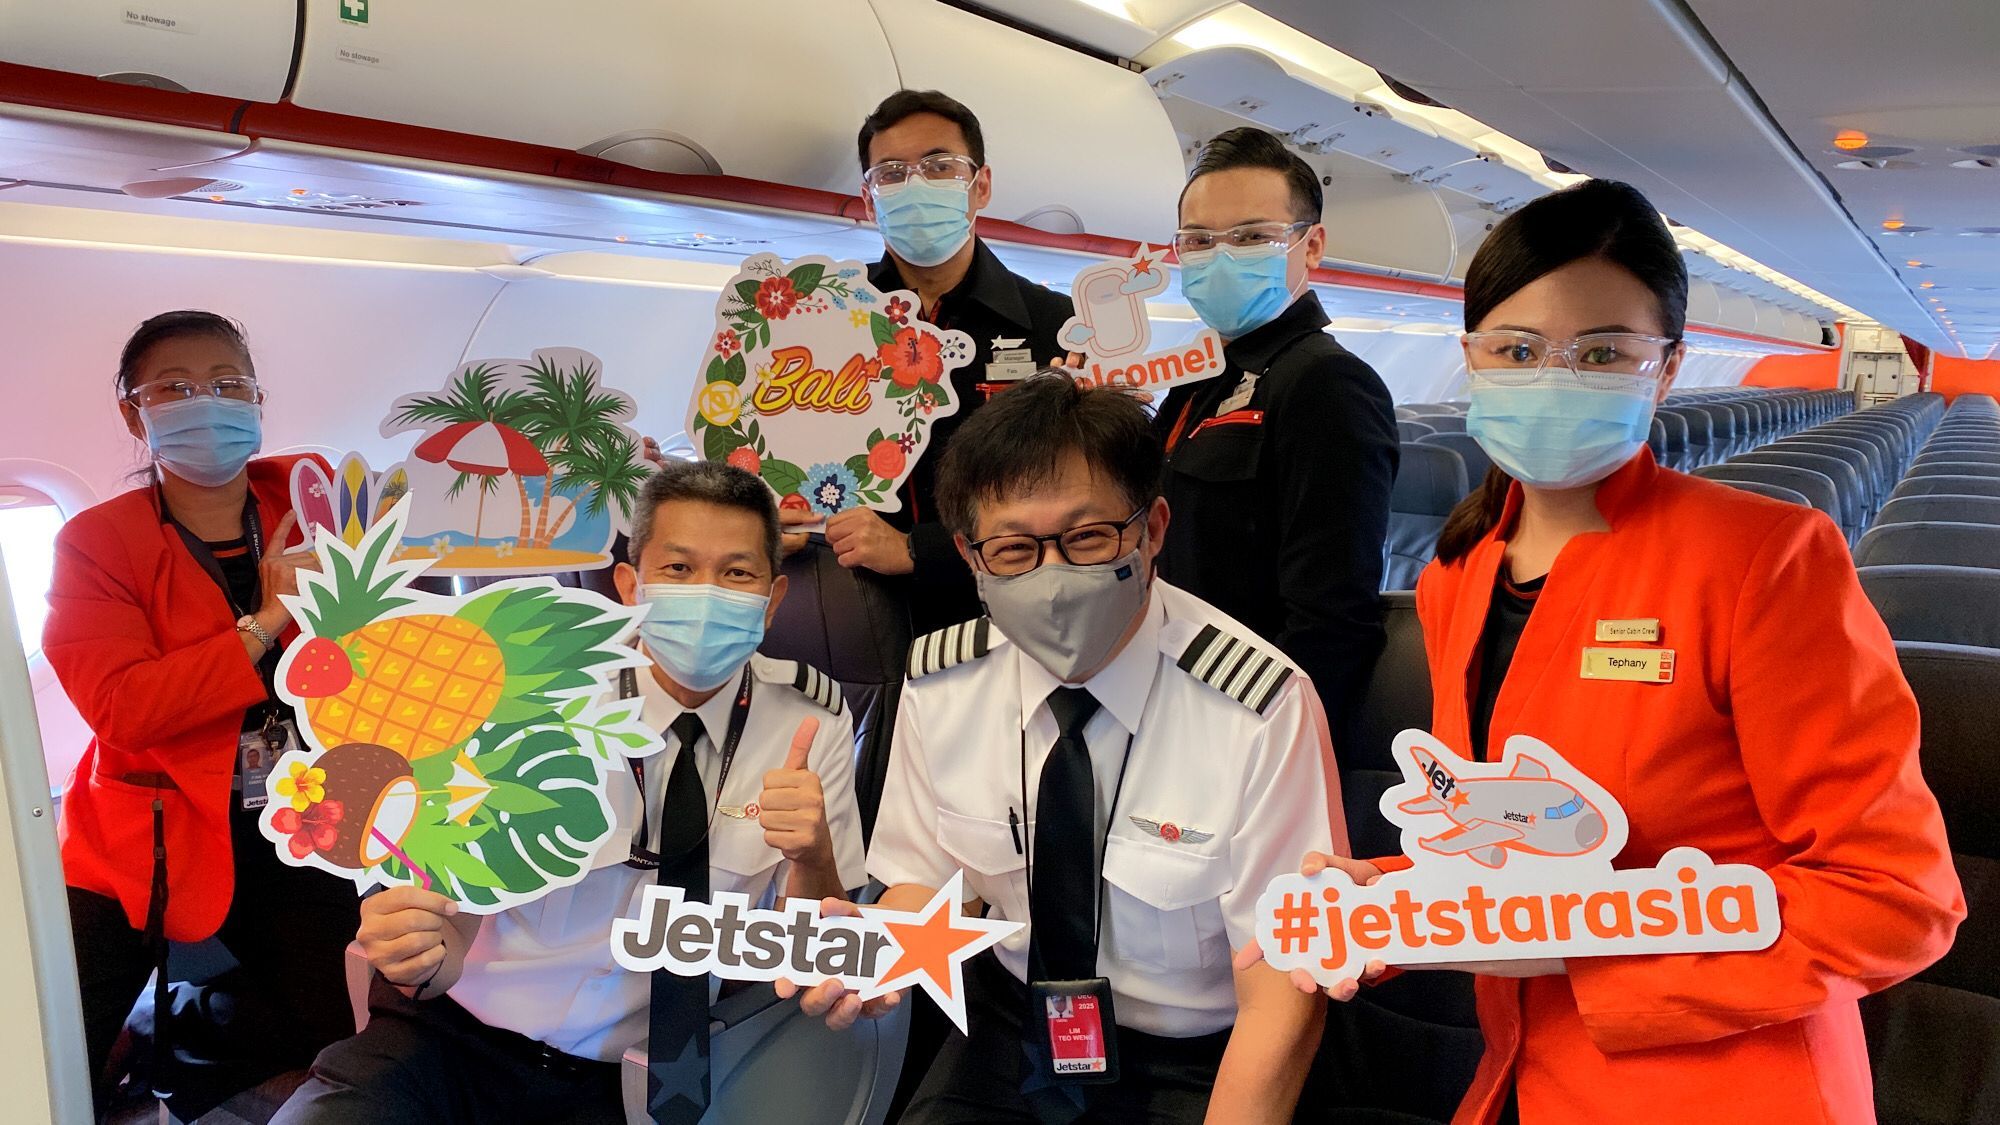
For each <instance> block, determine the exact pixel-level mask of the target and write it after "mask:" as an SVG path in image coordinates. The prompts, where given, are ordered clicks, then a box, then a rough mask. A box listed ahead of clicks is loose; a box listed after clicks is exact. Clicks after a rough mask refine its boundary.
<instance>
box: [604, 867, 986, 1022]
mask: <svg viewBox="0 0 2000 1125" xmlns="http://www.w3.org/2000/svg"><path fill="white" fill-rule="evenodd" d="M963 881H964V876H963V874H962V873H958V872H954V873H953V874H952V877H951V880H950V881H949V882H947V883H946V884H945V885H944V886H943V887H941V888H939V889H938V892H937V893H936V894H935V895H932V896H931V900H930V902H928V903H926V904H925V905H924V907H923V909H921V910H917V911H914V912H909V911H899V910H881V909H877V908H874V907H867V906H864V907H862V908H861V911H862V912H861V915H860V916H859V917H852V918H846V917H842V918H828V917H824V916H822V915H821V914H820V912H819V902H818V901H817V900H811V901H808V900H805V899H792V900H790V901H788V902H787V903H785V904H784V906H783V907H782V908H780V909H777V910H759V909H755V908H754V907H753V906H752V904H751V902H750V899H749V897H748V896H746V895H740V894H735V893H733V892H730V891H717V892H716V893H715V895H714V896H713V897H714V902H713V903H705V902H689V901H687V900H686V899H685V898H683V897H682V891H681V889H680V888H679V887H661V886H648V887H646V888H645V897H644V898H643V899H641V900H640V906H639V917H637V918H620V919H618V920H617V921H615V922H613V923H612V925H611V956H612V957H613V959H615V960H616V961H617V962H618V963H619V964H620V965H622V966H624V967H625V968H627V969H630V970H631V971H633V972H635V973H650V972H654V971H656V970H660V969H664V970H666V971H667V972H670V973H674V974H677V975H679V976H684V977H692V976H704V975H707V974H710V973H713V974H715V975H716V976H717V977H720V978H722V979H724V980H751V981H768V980H779V979H781V978H782V979H784V980H789V981H791V982H792V983H793V984H797V985H801V986H810V985H815V984H820V983H822V982H824V981H830V980H837V981H839V982H840V983H841V985H842V986H844V987H846V988H847V989H849V990H851V991H854V992H858V993H860V994H861V998H862V999H863V1000H872V999H874V998H875V997H877V996H882V995H885V994H887V993H890V992H894V991H896V990H897V989H899V988H908V987H911V986H913V985H914V986H916V987H919V988H922V989H923V990H924V991H925V992H927V993H929V994H930V997H931V999H933V1000H935V1001H937V1004H938V1007H940V1008H942V1009H944V1013H945V1014H946V1015H947V1016H950V1017H951V1021H952V1022H953V1023H954V1024H957V1025H958V1029H959V1030H960V1031H964V1030H965V982H964V977H963V966H964V964H965V962H966V960H967V959H968V958H970V957H972V956H973V955H974V954H977V953H980V952H982V951H984V950H986V949H990V948H992V947H993V946H995V945H998V944H1000V943H1001V942H1002V941H1004V940H1006V939H1007V937H1008V936H1009V935H1011V934H1013V933H1014V931H1016V930H1018V929H1020V928H1021V923H1019V922H1003V921H1000V920H998V919H986V918H973V917H969V916H964V915H961V914H960V913H959V909H958V904H959V903H960V902H961V901H963V895H962V893H961V887H962V884H963Z"/></svg>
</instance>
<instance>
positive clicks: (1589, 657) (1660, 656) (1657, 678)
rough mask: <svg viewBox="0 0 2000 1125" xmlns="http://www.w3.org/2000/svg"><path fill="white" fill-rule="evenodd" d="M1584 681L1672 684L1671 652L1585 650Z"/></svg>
mask: <svg viewBox="0 0 2000 1125" xmlns="http://www.w3.org/2000/svg"><path fill="white" fill-rule="evenodd" d="M1583 678H1584V679H1586V680H1630V681H1632V682H1634V683H1643V684H1670V683H1673V682H1674V650H1673V649H1670V648H1586V649H1584V650H1583Z"/></svg>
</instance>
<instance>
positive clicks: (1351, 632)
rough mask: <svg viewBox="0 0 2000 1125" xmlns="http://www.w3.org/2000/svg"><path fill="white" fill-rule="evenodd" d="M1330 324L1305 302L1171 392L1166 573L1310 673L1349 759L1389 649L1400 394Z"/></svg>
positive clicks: (1163, 412)
mask: <svg viewBox="0 0 2000 1125" xmlns="http://www.w3.org/2000/svg"><path fill="white" fill-rule="evenodd" d="M1327 323H1328V320H1327V315H1326V311H1325V310H1324V309H1323V308H1321V307H1320V303H1319V297H1318V296H1316V295H1314V294H1311V293H1308V294H1306V295H1305V296H1303V297H1301V298H1299V299H1298V300H1297V301H1294V302H1293V303H1292V305H1291V307H1289V308H1287V309H1286V310H1285V311H1284V312H1283V313H1280V314H1279V315H1278V317H1277V319H1275V320H1273V321H1271V322H1270V323H1268V324H1265V325H1263V326H1262V327H1259V328H1257V329H1256V330H1255V331H1253V332H1250V333H1248V334H1247V335H1245V336H1242V337H1241V338H1239V339H1236V340H1232V341H1230V342H1229V344H1228V345H1227V346H1226V347H1224V349H1223V355H1224V357H1225V358H1226V359H1227V360H1228V369H1227V370H1226V371H1224V372H1223V374H1221V375H1219V376H1217V377H1215V378H1214V379H1210V380H1207V381H1205V382H1200V383H1195V384H1193V385H1191V386H1186V387H1181V388H1178V389H1176V390H1174V391H1172V392H1170V393H1168V395H1167V397H1166V399H1165V400H1164V401H1163V402H1161V404H1160V409H1159V413H1158V415H1157V417H1156V419H1155V425H1156V426H1157V427H1158V428H1159V432H1160V436H1161V438H1162V440H1164V441H1165V442H1166V443H1167V446H1168V460H1167V473H1166V482H1165V493H1166V497H1167V503H1168V505H1169V507H1170V508H1171V510H1172V512H1173V523H1172V527H1171V530H1170V531H1169V532H1168V534H1167V539H1166V543H1165V545H1164V546H1163V548H1162V550H1161V553H1160V573H1161V574H1162V575H1164V576H1165V577H1166V578H1167V580H1168V581H1171V582H1173V583H1174V584H1175V585H1177V586H1180V587H1181V588H1182V589H1184V590H1187V591H1189V592H1191V593H1193V594H1194V595H1195V596H1197V597H1199V598H1202V599H1203V600H1205V601H1207V602H1209V603H1210V604H1212V605H1214V606H1215V607H1216V608H1218V609H1220V610H1222V611H1223V612H1224V613H1227V614H1229V615H1230V616H1231V617H1234V618H1236V619H1237V620H1238V621H1240V622H1242V623H1243V624H1244V625H1246V626H1248V627H1249V628H1251V629H1253V630H1255V631H1256V632H1257V633H1258V634H1259V635H1260V636H1262V637H1264V638H1265V639H1266V640H1269V641H1271V642H1272V643H1273V644H1276V645H1277V646H1278V647H1279V648H1280V649H1282V650H1284V652H1285V654H1286V655H1287V656H1290V657H1291V658H1292V659H1293V660H1295V661H1297V662H1298V664H1299V666H1300V667H1301V668H1303V669H1305V671H1306V674H1307V675H1309V676H1311V677H1312V680H1313V683H1314V685H1315V686H1316V687H1317V688H1318V689H1319V695H1320V699H1321V701H1322V702H1323V703H1324V704H1325V705H1326V710H1327V717H1328V719H1329V721H1330V722H1331V725H1332V730H1333V735H1334V738H1335V740H1336V741H1335V746H1336V748H1337V747H1338V746H1339V745H1340V742H1341V741H1342V740H1343V739H1344V738H1345V736H1346V732H1347V731H1348V730H1349V729H1350V728H1349V726H1348V724H1349V722H1351V719H1352V713H1353V710H1354V705H1355V703H1356V701H1357V700H1358V699H1359V696H1360V694H1361V692H1362V691H1363V690H1365V689H1366V687H1367V683H1368V674H1369V671H1370V670H1371V669H1372V668H1373V667H1374V663H1375V657H1376V656H1377V655H1378V654H1379V653H1380V652H1381V650H1382V641H1383V632H1382V611H1381V606H1380V603H1379V600H1378V595H1379V593H1380V590H1381V585H1382V541H1383V539H1384V537H1385V536H1386V535H1387V534H1388V527H1389V491H1390V487H1391V485H1393V484H1394V482H1395V479H1396V464H1397V459H1398V446H1397V435H1396V418H1395V406H1394V404H1393V403H1392V402H1391V401H1390V398H1389V389H1388V388H1387V387H1385V386H1383V384H1382V380H1381V378H1380V377H1379V376H1377V375H1376V374H1375V371H1374V369H1373V368H1371V367H1369V366H1368V365H1367V364H1366V363H1363V362H1362V361H1361V360H1360V359H1358V358H1356V357H1355V356H1354V354H1353V353H1351V352H1349V351H1348V350H1347V349H1346V348H1343V347H1341V346H1340V345H1339V344H1338V343H1336V342H1335V341H1334V338H1333V337H1332V336H1330V335H1328V334H1327V333H1326V332H1324V331H1322V329H1324V328H1325V327H1326V325H1327ZM1252 376H1254V377H1255V382H1254V383H1253V384H1251V387H1250V390H1249V393H1248V396H1247V398H1246V397H1244V395H1243V394H1241V393H1240V392H1242V391H1243V389H1244V383H1245V380H1246V379H1248V378H1250V377H1252ZM1225 405H1227V406H1228V407H1229V409H1228V410H1226V411H1225V410H1221V409H1220V408H1221V407H1223V406H1225ZM1218 415H1220V416H1218Z"/></svg>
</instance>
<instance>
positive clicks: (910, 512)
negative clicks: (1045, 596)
mask: <svg viewBox="0 0 2000 1125" xmlns="http://www.w3.org/2000/svg"><path fill="white" fill-rule="evenodd" d="M868 283H869V284H870V285H873V286H874V287H875V288H877V289H880V290H883V291H885V292H886V291H888V290H892V289H908V288H912V287H911V286H910V285H909V284H908V283H907V282H905V281H904V280H903V278H902V274H901V272H900V271H899V270H898V269H897V268H896V263H895V260H894V259H892V258H890V257H889V256H888V255H887V254H884V255H883V256H882V260H881V261H879V262H876V263H875V264H874V265H873V266H872V267H870V268H869V270H868ZM1074 312H1075V308H1074V307H1073V306H1072V305H1071V303H1070V299H1069V298H1068V297H1065V296H1063V295H1062V294H1060V293H1056V292H1053V291H1051V290H1048V289H1044V288H1042V287H1041V286H1039V285H1036V284H1035V283H1034V282H1032V281H1029V280H1028V279H1027V278H1025V277H1022V276H1021V275H1019V274H1017V273H1014V272H1013V271H1011V270H1009V269H1008V268H1007V267H1006V266H1004V265H1001V264H1000V259H999V258H997V257H995V256H994V254H993V251H991V250H989V249H987V246H986V243H985V242H983V241H979V240H977V239H975V240H974V242H973V250H972V267H971V268H970V269H969V270H967V271H966V274H965V279H964V280H963V281H960V282H959V283H958V285H957V287H956V288H954V289H952V291H951V292H949V293H946V294H945V295H944V296H943V297H941V298H939V299H938V302H937V305H936V306H935V307H933V308H928V309H924V310H921V312H920V315H921V316H922V317H923V319H925V320H927V321H929V322H930V323H932V324H935V325H937V326H938V327H939V328H945V329H953V328H955V329H957V330H959V331H961V332H964V333H965V334H966V335H968V336H971V337H972V346H973V355H972V362H971V363H968V364H966V365H965V366H964V367H961V368H959V369H958V370H956V371H953V372H952V373H951V394H952V397H953V399H954V400H955V401H957V403H958V413H956V414H953V415H952V416H950V417H948V418H943V419H940V420H938V421H936V422H935V423H933V426H932V429H931V440H930V445H928V446H927V447H925V450H924V456H923V459H922V460H920V461H918V462H917V467H916V468H915V469H914V470H913V471H912V472H911V473H910V476H909V479H908V480H907V481H905V482H904V484H903V488H902V491H901V492H899V493H897V495H898V496H899V497H901V499H902V501H903V507H902V510H901V511H900V512H896V513H892V514H890V515H888V516H886V517H885V518H886V519H887V520H888V522H889V523H890V524H891V525H892V526H894V527H895V528H896V529H897V530H899V531H904V532H908V533H909V536H910V553H911V554H912V555H913V556H914V557H915V559H916V569H915V571H914V573H913V574H912V575H911V579H912V580H911V583H910V615H911V618H912V626H913V630H914V632H915V633H916V635H918V636H922V635H923V634H925V633H927V632H930V631H932V630H934V629H942V628H945V627H946V626H949V625H956V624H958V623H959V622H961V621H968V620H971V619H972V618H974V617H977V616H979V612H980V610H979V595H978V593H977V592H976V591H975V590H974V588H973V584H972V572H971V571H970V570H968V569H967V568H966V565H965V562H964V560H963V559H960V558H959V557H958V551H957V549H956V548H954V547H953V546H952V542H951V532H949V531H947V530H946V529H945V527H944V525H943V524H941V523H939V522H938V514H937V505H936V503H935V502H934V501H933V499H932V490H933V489H934V488H935V487H936V485H937V470H938V462H939V460H940V459H941V458H942V457H943V456H944V448H945V444H946V443H947V442H949V441H950V440H951V435H952V434H953V433H955V432H956V431H957V430H958V427H959V426H960V425H961V424H963V423H964V421H965V419H966V418H968V417H970V416H971V414H972V412H973V411H974V410H975V409H977V408H978V407H979V406H980V405H981V404H982V403H984V402H985V401H986V395H985V393H984V392H982V391H981V390H980V389H979V388H980V384H982V383H987V382H989V380H988V378H987V374H986V366H987V364H989V363H991V362H992V361H993V350H994V349H993V342H994V341H995V340H1023V341H1025V343H1024V344H1022V345H1021V346H1022V347H1025V348H1027V349H1028V350H1029V351H1030V352H1032V353H1033V356H1034V361H1035V363H1036V365H1037V366H1040V365H1045V364H1047V363H1049V362H1050V361H1051V360H1054V359H1055V358H1056V357H1058V356H1060V355H1062V354H1064V353H1063V349H1062V348H1061V347H1059V346H1058V345H1057V344H1056V333H1057V332H1059V331H1061V329H1062V326H1063V322H1064V321H1067V320H1068V319H1069V318H1070V316H1071V315H1072V314H1073V313H1074Z"/></svg>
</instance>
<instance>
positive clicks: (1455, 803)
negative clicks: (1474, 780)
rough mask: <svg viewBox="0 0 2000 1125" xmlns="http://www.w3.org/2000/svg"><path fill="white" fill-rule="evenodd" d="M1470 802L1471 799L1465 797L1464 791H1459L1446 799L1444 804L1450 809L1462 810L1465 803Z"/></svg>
mask: <svg viewBox="0 0 2000 1125" xmlns="http://www.w3.org/2000/svg"><path fill="white" fill-rule="evenodd" d="M1470 800H1472V798H1470V797H1468V796H1466V795H1465V790H1463V789H1460V790H1459V791H1458V792H1456V793H1453V794H1452V795H1451V796H1450V797H1449V798H1447V800H1446V803H1447V804H1449V805H1451V807H1452V808H1454V809H1462V808H1464V807H1465V806H1466V803H1467V802H1468V801H1470Z"/></svg>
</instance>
